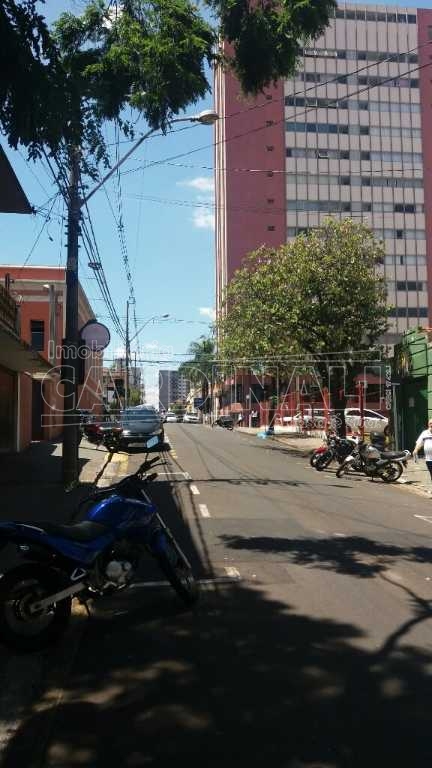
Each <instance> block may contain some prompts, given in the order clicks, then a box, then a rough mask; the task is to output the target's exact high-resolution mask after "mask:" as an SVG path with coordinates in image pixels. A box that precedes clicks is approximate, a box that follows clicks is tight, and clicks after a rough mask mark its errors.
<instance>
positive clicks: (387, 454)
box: [381, 451, 407, 459]
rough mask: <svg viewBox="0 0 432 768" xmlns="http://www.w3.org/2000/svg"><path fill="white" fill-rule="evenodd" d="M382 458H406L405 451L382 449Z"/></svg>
mask: <svg viewBox="0 0 432 768" xmlns="http://www.w3.org/2000/svg"><path fill="white" fill-rule="evenodd" d="M381 458H382V459H406V458H407V456H406V453H404V451H382V452H381Z"/></svg>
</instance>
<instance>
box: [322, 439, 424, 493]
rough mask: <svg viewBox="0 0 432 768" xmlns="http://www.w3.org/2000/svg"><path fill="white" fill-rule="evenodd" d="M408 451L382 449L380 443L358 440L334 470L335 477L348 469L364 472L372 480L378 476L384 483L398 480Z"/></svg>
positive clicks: (409, 454)
mask: <svg viewBox="0 0 432 768" xmlns="http://www.w3.org/2000/svg"><path fill="white" fill-rule="evenodd" d="M410 457H411V453H410V452H409V451H382V450H381V445H379V444H376V443H366V442H365V441H364V440H362V441H360V442H359V444H358V446H357V448H356V449H355V450H354V451H353V452H352V453H351V455H350V456H347V457H346V459H345V460H344V462H343V463H342V464H341V466H340V467H339V469H338V471H337V472H336V477H343V475H344V474H346V473H347V472H349V471H350V470H353V471H356V472H364V474H365V475H366V476H367V477H370V478H371V479H372V480H374V479H375V477H379V478H380V479H381V480H382V481H383V482H384V483H395V482H396V480H399V478H400V476H401V474H402V472H403V470H404V467H406V466H407V461H408V459H409V458H410Z"/></svg>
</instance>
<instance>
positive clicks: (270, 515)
mask: <svg viewBox="0 0 432 768" xmlns="http://www.w3.org/2000/svg"><path fill="white" fill-rule="evenodd" d="M166 432H167V436H168V438H169V440H170V443H171V450H170V451H169V452H167V454H166V463H164V464H163V465H162V466H161V467H160V476H159V479H158V481H157V482H156V483H155V484H154V489H153V491H152V495H153V497H154V499H155V500H156V501H157V502H158V504H159V506H160V509H161V512H162V514H163V515H164V517H166V519H167V520H168V522H169V524H170V525H171V526H172V527H173V529H174V530H175V532H176V535H177V536H178V537H179V540H180V542H181V544H182V546H183V547H184V548H185V550H186V551H187V553H188V554H189V555H190V556H191V558H192V560H193V563H194V567H195V570H196V572H197V574H198V575H199V577H200V578H201V580H202V595H201V600H200V603H199V605H198V606H197V607H196V608H195V609H194V610H193V611H185V610H183V609H182V607H181V606H180V604H179V602H178V600H177V598H176V596H175V595H173V593H172V592H171V590H170V589H169V588H167V587H165V586H163V585H162V586H160V585H158V584H155V580H156V581H157V580H159V579H160V575H159V574H157V573H156V572H154V570H152V567H149V568H148V569H147V568H145V569H144V570H143V573H142V574H140V576H139V581H138V584H137V585H136V587H135V588H133V589H131V590H129V591H128V592H125V593H121V594H119V595H118V596H117V597H116V598H115V599H114V600H110V601H103V602H101V603H99V604H98V605H96V606H95V608H94V609H93V610H92V616H91V618H90V619H89V620H85V621H84V622H83V625H82V633H81V634H80V638H79V642H78V643H77V644H76V647H75V649H74V658H73V660H72V665H71V669H70V672H69V673H68V674H67V675H66V676H64V675H63V677H62V679H61V686H60V683H58V687H61V692H60V693H58V692H57V699H56V700H55V703H56V707H55V716H54V717H53V716H52V712H53V710H52V709H49V708H48V709H49V711H48V713H47V711H36V710H33V713H32V714H31V716H29V717H28V718H27V719H26V721H25V722H24V723H23V725H22V727H21V729H20V730H19V731H18V733H17V734H16V736H15V737H14V739H13V740H12V742H11V743H10V745H9V748H8V750H7V753H6V755H5V760H4V763H3V765H4V766H5V768H11V767H12V766H13V768H17V766H20V765H21V763H20V762H19V760H20V756H21V757H22V745H26V744H27V745H28V744H32V743H33V744H37V740H38V734H45V735H44V740H45V741H46V744H47V749H46V751H45V754H44V757H43V759H42V761H41V759H40V755H41V754H42V752H43V750H42V749H39V750H37V749H35V758H34V762H32V761H31V760H30V762H29V761H28V756H27V758H26V760H27V762H26V763H25V764H26V766H30V768H32V766H38V767H39V768H41V766H44V768H78V767H79V768H82V766H86V767H87V766H88V767H89V768H90V766H91V768H102V766H103V768H111V766H113V767H114V766H116V768H119V767H120V766H121V767H122V768H123V767H124V768H135V766H151V767H152V768H153V767H156V766H164V767H165V766H172V765H173V764H182V765H188V766H189V768H195V766H196V767H198V766H200V768H201V766H205V768H213V767H214V768H216V766H218V768H219V766H229V767H230V768H231V766H233V767H234V766H236V767H237V768H238V766H241V768H243V766H257V767H258V766H260V768H261V767H262V766H265V765H266V764H268V765H271V766H272V767H274V768H318V767H319V768H330V767H331V768H333V767H335V768H336V767H337V768H365V766H368V768H371V767H375V766H376V767H377V768H378V766H379V768H384V767H385V768H387V766H389V768H390V766H391V767H392V768H393V767H394V766H404V768H406V766H410V768H411V767H414V766H419V768H420V766H421V767H422V768H423V766H426V765H430V764H432V743H431V737H430V733H431V720H432V715H431V706H430V699H431V690H432V688H431V670H432V624H431V621H430V619H431V617H432V611H431V606H432V604H431V596H432V549H431V545H430V541H431V539H430V534H431V533H432V525H431V523H432V507H431V505H432V501H431V500H429V499H423V498H420V497H419V496H417V495H415V494H413V493H411V492H409V491H408V490H407V489H406V488H403V487H400V486H398V487H396V486H395V487H393V486H386V485H384V484H383V483H381V482H374V483H372V482H371V481H369V480H367V479H366V478H364V477H361V476H357V477H352V478H351V477H350V478H349V479H342V480H338V479H337V478H336V476H335V472H334V470H330V471H327V472H324V473H318V472H316V471H315V470H312V469H311V468H310V467H309V466H308V462H307V459H305V458H302V457H300V456H296V455H293V454H292V453H289V452H288V451H286V449H284V447H283V446H282V445H281V444H278V443H276V442H270V441H260V440H258V439H257V438H256V437H253V436H245V435H242V434H240V433H238V432H234V433H232V432H227V431H225V430H221V429H213V430H212V429H209V428H206V427H203V426H201V425H180V424H178V425H177V424H173V425H167V430H166ZM139 458H140V457H139V455H135V456H133V457H131V458H130V460H129V463H128V466H129V469H133V468H134V467H135V466H137V464H138V462H139ZM54 677H55V676H54ZM53 691H54V693H53ZM55 691H56V683H55V679H54V680H53V681H52V682H51V688H50V689H49V690H47V692H46V697H45V699H46V701H49V697H50V696H51V700H52V697H53V696H55ZM44 743H45V742H44ZM39 746H40V747H42V746H43V745H42V744H39ZM20 750H21V751H20ZM36 755H38V757H37V758H36ZM23 764H24V763H23Z"/></svg>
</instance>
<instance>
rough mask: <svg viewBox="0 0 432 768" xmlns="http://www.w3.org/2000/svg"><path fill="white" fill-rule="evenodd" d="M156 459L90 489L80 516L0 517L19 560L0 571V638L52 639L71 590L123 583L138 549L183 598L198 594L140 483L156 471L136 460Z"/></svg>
mask: <svg viewBox="0 0 432 768" xmlns="http://www.w3.org/2000/svg"><path fill="white" fill-rule="evenodd" d="M153 439H156V441H157V438H152V440H153ZM152 440H149V441H148V443H147V448H149V447H152ZM158 459H159V457H156V458H154V459H153V460H151V461H150V462H148V461H146V462H144V465H142V466H141V467H140V469H139V470H138V471H137V472H136V473H135V474H133V475H129V476H128V477H125V478H124V479H123V480H121V481H120V482H119V483H116V484H115V485H112V486H110V487H108V488H102V489H98V490H96V491H95V492H94V493H93V494H91V496H90V497H88V498H87V499H86V502H88V503H89V507H88V510H87V512H86V515H85V519H84V520H83V521H82V522H79V523H73V524H70V525H60V524H57V523H51V522H42V521H37V522H34V523H19V522H4V523H0V549H3V548H4V547H5V546H6V545H8V544H12V545H14V546H15V548H16V551H17V554H18V557H19V559H20V561H21V560H24V561H26V563H25V564H20V565H17V567H14V568H13V569H12V570H9V571H8V572H6V573H5V574H4V575H3V577H2V578H1V579H0V640H1V641H2V642H3V643H5V644H6V645H9V646H11V647H12V648H13V649H15V650H21V651H32V650H38V649H40V648H43V647H44V646H46V645H48V644H49V643H51V642H53V641H54V640H57V639H58V638H59V637H60V636H61V635H62V633H63V632H64V631H65V630H66V627H67V624H68V621H69V618H70V614H71V605H72V598H73V597H74V596H77V597H79V599H80V600H81V602H84V603H85V602H86V600H88V599H91V598H95V597H97V596H103V595H106V594H110V593H112V592H114V591H117V590H121V589H125V588H126V587H128V586H129V585H130V584H131V582H132V579H133V577H134V574H135V572H136V571H137V569H138V566H139V563H140V560H141V558H142V557H143V555H145V554H150V555H151V556H152V557H153V558H155V559H156V561H157V562H158V564H159V567H160V569H161V571H162V572H163V573H164V575H165V577H166V578H167V579H168V581H169V582H170V584H171V586H172V587H173V588H174V589H175V591H176V592H177V594H178V595H179V596H180V597H181V598H182V600H183V601H184V602H185V603H186V604H187V605H192V604H193V603H194V602H195V601H196V600H197V598H198V588H197V583H196V581H195V579H194V576H193V573H192V568H191V565H190V563H189V561H188V559H187V558H186V556H185V554H184V553H183V552H182V550H181V549H180V547H179V545H178V543H177V542H176V540H175V538H174V536H173V535H172V533H171V531H170V530H169V528H168V527H167V525H166V524H165V523H164V521H163V520H162V518H161V517H160V515H159V513H158V512H157V510H156V507H155V506H154V504H153V503H152V502H151V499H150V498H149V496H148V494H147V492H146V490H145V488H146V486H147V485H148V484H149V483H150V482H152V481H153V480H154V479H155V477H157V473H153V474H151V475H147V474H145V472H144V469H143V467H144V466H146V468H147V469H148V468H149V465H150V466H151V465H152V464H153V463H154V462H155V461H158Z"/></svg>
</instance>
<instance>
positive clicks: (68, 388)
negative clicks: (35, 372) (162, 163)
mask: <svg viewBox="0 0 432 768" xmlns="http://www.w3.org/2000/svg"><path fill="white" fill-rule="evenodd" d="M218 119H219V116H218V114H217V113H216V112H215V111H214V110H212V109H204V110H203V111H202V112H200V113H199V114H198V115H191V117H177V118H174V119H173V120H171V124H173V123H201V125H213V124H214V123H215V122H216V120H218ZM155 131H156V128H151V129H150V130H149V131H147V133H145V134H144V135H143V136H141V137H140V138H139V139H138V141H137V142H136V143H135V144H134V145H133V146H132V147H131V148H130V150H129V151H128V152H126V154H125V155H124V156H123V157H122V158H121V159H120V160H119V161H118V162H117V163H116V164H115V165H114V166H113V167H112V168H111V170H110V171H109V172H108V173H107V174H106V175H105V176H104V177H103V179H101V180H100V182H98V184H96V186H95V187H94V188H93V189H92V190H91V191H90V192H89V193H88V194H87V195H85V196H84V197H82V198H80V196H79V190H78V188H79V178H80V153H81V150H80V148H79V147H77V146H74V147H71V149H70V151H69V164H70V175H69V190H68V200H67V203H68V241H67V262H66V338H65V340H64V343H63V347H64V351H65V352H66V354H65V355H64V364H65V370H64V373H65V374H66V375H65V376H63V378H62V382H63V385H64V412H63V423H64V437H63V466H62V470H63V482H64V484H65V485H72V484H73V483H75V482H77V480H78V477H79V473H78V446H79V441H78V423H77V414H76V413H75V409H76V406H77V401H78V398H77V393H78V379H77V373H78V354H77V352H78V345H79V328H78V238H79V221H80V211H81V208H82V207H83V206H84V205H86V204H87V203H88V201H89V200H90V198H92V197H93V195H94V194H95V192H97V191H98V189H100V188H101V187H102V186H103V185H104V184H105V183H106V182H107V181H108V179H109V178H110V177H111V176H112V175H113V173H115V172H116V171H117V169H118V168H120V166H121V165H123V163H124V162H125V161H126V160H127V159H128V157H130V155H131V154H132V152H134V151H135V150H136V149H137V147H139V146H140V144H142V143H143V142H144V141H145V139H147V138H149V137H150V136H151V135H152V134H153V133H154V132H155ZM164 317H168V315H165V316H164ZM126 319H127V327H126V392H125V407H126V405H127V400H128V391H127V390H128V385H129V348H130V339H129V302H128V304H127V318H126ZM141 330H142V329H140V331H139V333H141ZM137 335H138V333H136V334H135V336H137ZM133 338H135V337H133ZM133 338H132V340H133ZM67 365H69V366H70V367H69V368H67V367H66V366H67Z"/></svg>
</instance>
